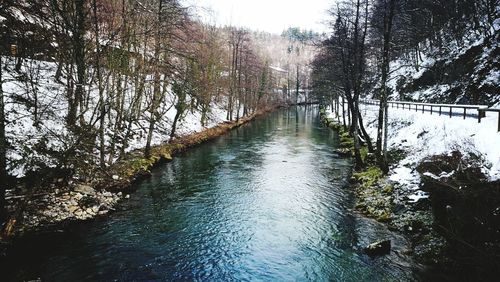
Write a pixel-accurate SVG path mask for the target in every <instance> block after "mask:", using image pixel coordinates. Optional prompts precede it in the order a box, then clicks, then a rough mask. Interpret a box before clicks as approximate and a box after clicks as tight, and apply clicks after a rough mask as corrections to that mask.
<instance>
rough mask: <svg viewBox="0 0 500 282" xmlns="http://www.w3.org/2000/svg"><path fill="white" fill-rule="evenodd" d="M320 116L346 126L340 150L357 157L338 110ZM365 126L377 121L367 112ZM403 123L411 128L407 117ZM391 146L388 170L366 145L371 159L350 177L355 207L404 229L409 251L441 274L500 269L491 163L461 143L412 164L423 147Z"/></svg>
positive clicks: (496, 187)
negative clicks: (499, 265) (404, 173)
mask: <svg viewBox="0 0 500 282" xmlns="http://www.w3.org/2000/svg"><path fill="white" fill-rule="evenodd" d="M365 114H366V111H365ZM321 116H322V119H323V121H324V122H325V124H327V125H328V126H329V127H330V128H332V129H334V130H337V131H339V130H340V131H339V133H340V135H341V138H343V139H344V141H343V142H342V143H341V147H342V148H341V151H342V152H343V153H344V155H345V156H352V141H349V136H348V134H346V133H345V132H343V127H342V126H340V124H338V123H337V122H336V121H335V118H334V117H335V115H333V114H329V113H328V112H327V111H325V110H323V111H322V114H321ZM365 123H366V124H367V126H368V131H370V130H371V129H373V128H371V127H373V125H374V121H372V120H371V119H370V118H366V116H365ZM400 123H401V122H400ZM400 123H392V122H391V127H392V128H391V130H393V131H392V134H393V135H397V134H399V130H400V129H403V128H405V127H401V124H400ZM402 125H406V126H411V124H410V123H405V122H403V123H402ZM394 126H395V127H397V128H394ZM425 134H428V135H432V133H429V132H425V133H423V134H421V135H419V137H418V138H421V137H422V136H423V135H425ZM406 138H410V139H411V138H412V135H409V136H408V137H406ZM405 142H406V141H405ZM441 142H443V141H441ZM391 146H392V148H391V147H390V151H389V163H390V170H391V171H390V172H389V174H388V175H384V174H383V173H382V171H381V170H380V169H378V168H377V167H376V165H375V163H374V162H373V161H372V160H370V157H369V154H366V149H363V150H362V152H363V155H364V156H368V157H367V159H365V163H366V165H367V166H366V168H365V169H364V170H362V171H360V172H354V173H353V177H352V179H351V183H352V188H353V190H354V191H355V194H356V198H357V200H356V210H358V211H359V212H361V213H362V214H364V215H366V216H368V217H371V218H374V219H376V220H378V221H380V222H384V223H386V224H387V225H388V226H389V228H391V229H392V230H395V231H398V232H400V233H402V234H404V235H405V236H406V237H407V238H409V240H410V241H411V243H412V250H411V253H410V254H411V255H412V256H414V257H415V258H416V260H417V261H419V262H421V263H423V264H425V265H428V266H429V267H431V268H434V269H436V270H437V272H442V273H443V274H441V275H446V274H444V273H451V274H452V276H455V275H456V276H457V277H467V278H470V279H473V278H477V277H485V278H487V277H491V274H492V273H496V272H498V269H496V267H495V265H496V264H497V263H498V261H499V257H498V255H496V254H497V251H496V250H498V249H499V248H498V247H499V246H500V245H499V238H500V236H498V235H499V234H500V233H499V230H500V228H499V227H500V226H499V225H498V220H497V219H496V220H495V218H497V216H498V215H497V214H498V213H497V212H496V211H497V210H498V209H499V207H500V205H499V203H500V197H499V195H500V194H499V192H500V182H499V181H495V180H490V179H489V177H488V174H487V170H486V171H485V170H484V169H482V168H484V167H487V161H485V159H484V158H481V157H480V156H481V155H480V154H479V153H477V151H476V154H477V155H476V156H475V157H474V154H470V148H469V150H466V149H467V148H463V147H460V146H455V147H454V148H455V149H454V150H453V151H451V152H450V153H444V154H436V155H431V156H427V157H423V158H422V159H421V160H419V161H416V162H412V163H408V162H406V163H405V162H404V161H405V160H406V159H408V158H412V157H414V155H413V156H412V154H411V153H410V151H418V150H419V148H417V147H413V146H410V147H409V146H408V144H403V145H398V144H394V143H391ZM434 146H439V144H435V145H434ZM420 150H423V149H422V148H421V149H420ZM402 170H404V171H408V172H409V173H408V174H410V175H416V176H411V178H412V182H411V183H409V182H405V181H401V179H403V180H404V179H408V178H410V177H406V178H405V177H402V175H401V171H402ZM490 175H491V173H490Z"/></svg>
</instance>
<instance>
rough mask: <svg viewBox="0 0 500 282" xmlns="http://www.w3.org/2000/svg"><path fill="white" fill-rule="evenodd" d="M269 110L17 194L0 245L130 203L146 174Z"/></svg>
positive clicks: (13, 194)
mask: <svg viewBox="0 0 500 282" xmlns="http://www.w3.org/2000/svg"><path fill="white" fill-rule="evenodd" d="M274 109H275V108H269V109H266V110H263V111H259V112H257V113H255V114H253V115H251V116H249V117H245V118H241V119H239V120H238V121H235V122H226V123H223V124H220V125H218V126H216V127H213V128H209V129H206V130H204V131H202V132H198V133H194V134H191V135H188V136H183V137H181V138H178V139H176V140H175V141H174V142H171V143H168V144H163V145H160V146H157V147H154V148H152V153H151V156H150V157H149V158H145V157H144V156H143V153H142V151H134V152H131V153H130V154H128V155H127V157H126V158H124V159H122V160H120V161H119V162H117V163H116V164H115V165H113V166H111V167H109V168H107V169H106V170H103V171H96V172H95V175H94V177H93V178H92V179H90V180H88V181H86V182H82V181H78V180H69V181H68V182H67V183H65V182H64V180H63V179H56V180H54V183H53V184H51V185H50V186H49V187H39V188H38V189H36V190H32V191H29V193H26V192H24V193H22V192H19V191H23V190H22V189H18V190H11V191H9V194H8V200H9V210H10V213H11V216H10V219H9V221H8V222H7V224H6V225H5V227H4V232H3V241H4V243H5V242H7V241H9V240H10V239H12V238H16V237H20V236H23V235H24V234H26V233H36V232H40V231H44V230H47V229H52V228H58V227H61V226H64V225H66V224H67V223H70V222H75V221H84V220H89V219H93V218H95V217H98V216H105V215H106V214H108V213H110V212H112V211H113V210H114V208H115V206H116V204H118V203H119V201H121V200H123V199H127V198H129V197H130V193H131V192H132V190H131V187H132V184H133V183H134V182H135V181H137V180H138V179H142V178H144V177H147V176H148V175H149V174H150V170H151V169H152V168H153V167H155V166H157V165H159V164H161V163H163V162H166V161H170V160H172V157H173V156H174V155H176V154H179V153H181V152H184V151H185V150H187V149H188V148H190V147H193V146H196V145H199V144H201V143H204V142H207V141H209V140H211V139H214V138H216V137H218V136H221V135H223V134H225V133H227V132H228V131H230V130H232V129H234V128H236V127H239V126H241V125H243V124H245V123H247V122H250V121H251V120H253V119H255V118H256V117H258V116H260V115H264V114H266V113H268V112H270V111H272V110H274Z"/></svg>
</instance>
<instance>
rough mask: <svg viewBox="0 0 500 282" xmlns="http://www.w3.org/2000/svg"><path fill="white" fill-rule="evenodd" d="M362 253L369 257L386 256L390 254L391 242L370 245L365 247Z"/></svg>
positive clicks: (384, 241) (385, 241)
mask: <svg viewBox="0 0 500 282" xmlns="http://www.w3.org/2000/svg"><path fill="white" fill-rule="evenodd" d="M363 251H364V252H365V253H366V254H367V255H369V256H371V257H375V256H382V255H387V254H389V253H390V252H391V240H383V241H378V242H375V243H372V244H370V245H368V246H366V247H365V248H364V249H363Z"/></svg>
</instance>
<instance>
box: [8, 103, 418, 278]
mask: <svg viewBox="0 0 500 282" xmlns="http://www.w3.org/2000/svg"><path fill="white" fill-rule="evenodd" d="M337 144H338V137H337V136H336V135H335V133H333V132H332V131H331V130H329V129H327V128H324V127H323V126H322V125H321V124H320V122H319V118H318V110H317V108H315V107H308V108H306V107H299V108H292V109H288V110H281V111H278V112H275V113H272V114H269V115H268V116H267V117H264V118H259V119H258V120H256V121H254V122H252V123H250V124H248V125H246V126H243V127H241V128H239V129H237V130H234V131H232V132H231V133H229V134H228V135H226V136H223V137H221V138H218V139H216V140H215V141H212V142H209V143H207V144H204V145H202V146H199V147H197V148H194V149H192V150H190V151H189V152H187V153H185V154H184V155H182V156H179V157H176V158H175V159H174V160H173V161H172V162H171V163H168V164H165V165H162V166H161V167H159V168H157V169H155V170H154V171H153V176H152V177H151V178H150V179H148V180H146V181H143V182H141V183H138V184H137V188H138V190H137V192H135V193H134V194H133V195H132V198H131V199H130V200H127V201H125V202H123V203H122V204H121V205H120V206H119V208H118V211H117V212H115V213H113V214H112V215H111V216H110V217H109V218H107V219H99V220H95V221H92V222H89V223H85V224H83V225H78V226H77V227H75V228H72V229H71V230H67V231H66V232H64V233H61V234H49V235H47V236H45V237H42V238H40V237H39V238H37V239H36V240H35V241H33V242H26V243H24V244H23V247H19V250H17V252H16V253H17V254H16V255H14V256H13V257H12V259H10V260H9V261H10V262H9V263H8V269H6V270H5V272H4V273H7V277H8V278H9V279H12V280H25V279H35V278H42V279H43V280H46V281H84V280H85V281H113V280H118V281H129V280H135V281H170V280H178V281H180V280H199V281H221V280H223V281H233V280H237V281H240V280H243V281H247V280H252V281H254V280H258V281H332V280H334V281H401V280H414V279H416V274H415V272H414V270H413V268H412V267H411V265H412V262H411V261H410V260H409V259H408V258H406V257H404V256H402V255H400V253H401V252H403V251H404V250H405V249H406V248H407V242H406V241H405V240H404V239H402V238H400V237H399V236H397V235H395V234H392V233H390V232H389V231H387V230H386V229H385V228H384V226H383V225H381V224H378V223H376V222H373V221H371V220H368V219H365V218H363V217H361V216H359V215H356V214H355V213H354V212H353V211H352V208H353V196H352V194H351V193H350V191H349V188H348V187H347V185H346V184H347V183H346V179H347V177H348V172H349V169H350V166H351V164H350V161H349V160H345V159H341V158H339V157H338V156H337V155H336V154H335V153H334V152H333V149H334V148H335V147H336V146H337ZM385 238H390V239H392V240H393V244H394V245H395V246H394V250H393V252H392V253H391V255H389V256H385V257H380V258H376V259H371V258H369V257H367V256H366V255H364V254H363V253H362V251H361V248H362V247H363V246H365V245H367V244H368V243H370V242H372V241H374V240H379V239H385ZM4 266H6V265H4Z"/></svg>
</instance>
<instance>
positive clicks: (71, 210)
mask: <svg viewBox="0 0 500 282" xmlns="http://www.w3.org/2000/svg"><path fill="white" fill-rule="evenodd" d="M78 209H79V207H78V206H76V205H75V206H69V207H68V211H69V212H70V213H75V212H76V211H77V210H78Z"/></svg>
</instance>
